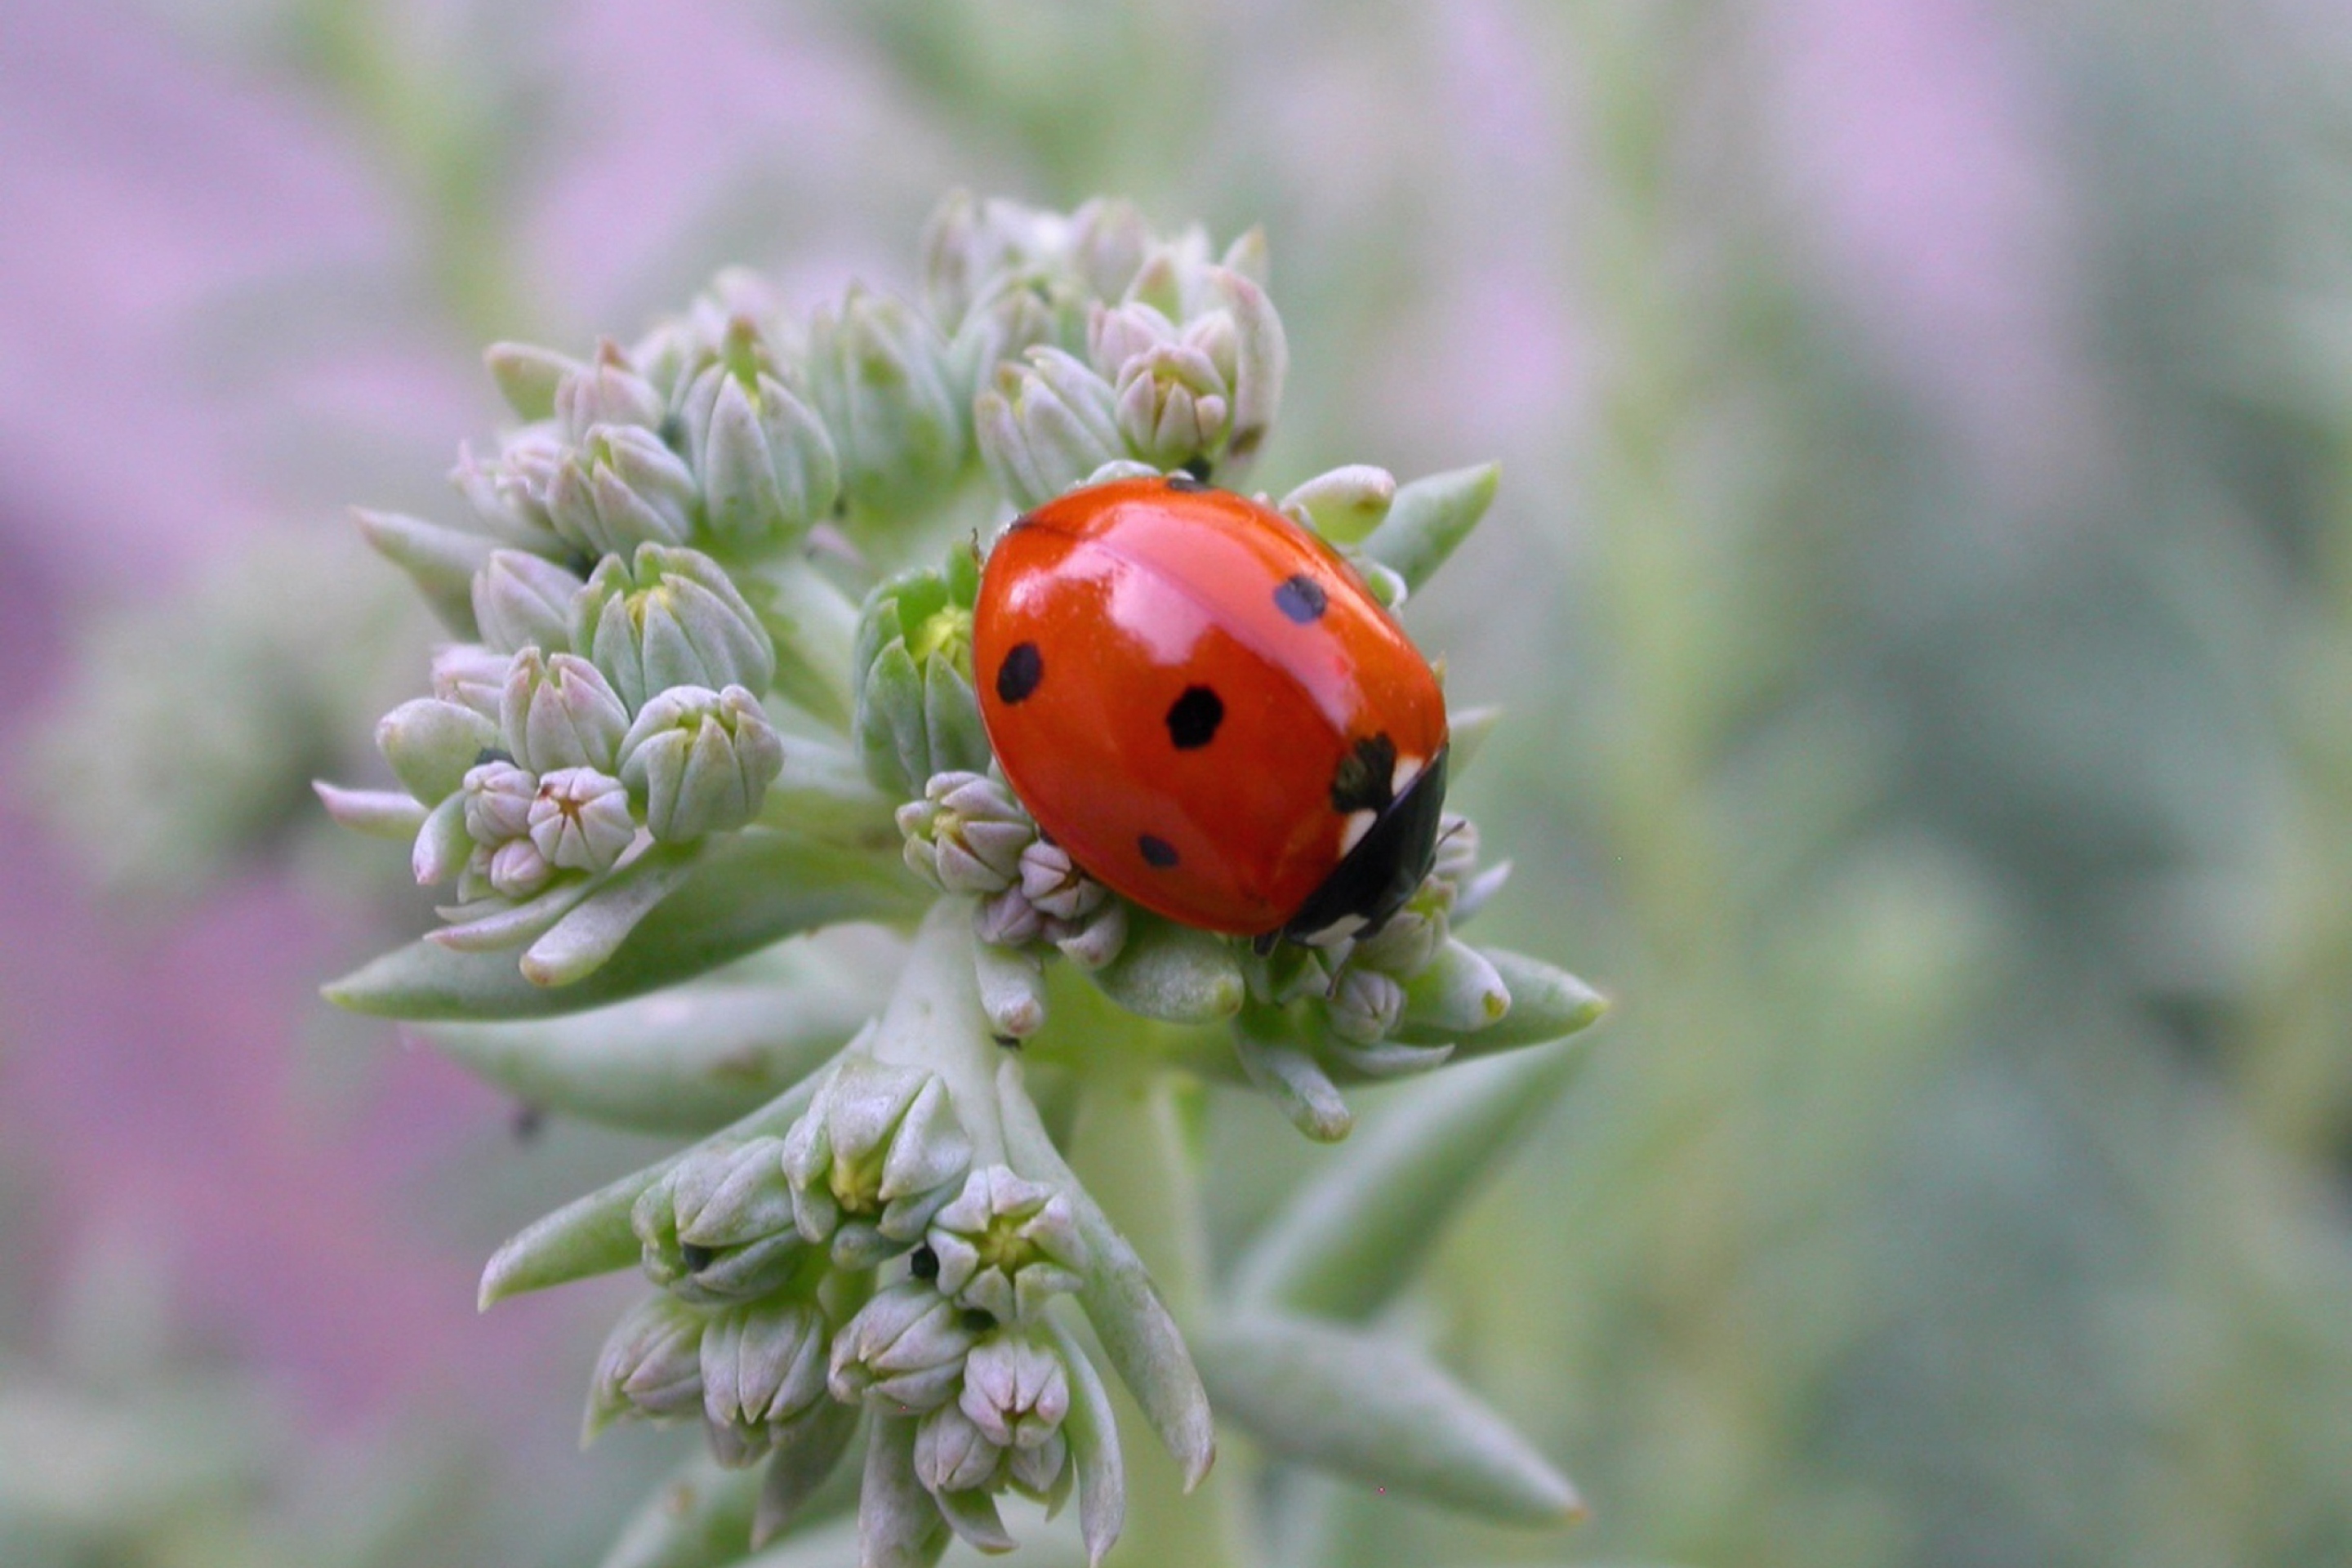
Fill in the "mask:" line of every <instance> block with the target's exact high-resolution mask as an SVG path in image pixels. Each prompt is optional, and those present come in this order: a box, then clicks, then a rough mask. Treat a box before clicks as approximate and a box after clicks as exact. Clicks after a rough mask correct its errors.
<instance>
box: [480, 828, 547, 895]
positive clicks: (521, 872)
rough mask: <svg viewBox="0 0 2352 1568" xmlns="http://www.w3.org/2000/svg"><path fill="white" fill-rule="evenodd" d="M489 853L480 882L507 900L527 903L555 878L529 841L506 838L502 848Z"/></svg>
mask: <svg viewBox="0 0 2352 1568" xmlns="http://www.w3.org/2000/svg"><path fill="white" fill-rule="evenodd" d="M484 847H485V848H488V852H489V859H488V863H487V864H486V865H485V866H484V868H483V879H484V880H486V881H488V883H489V885H490V886H491V887H492V888H494V889H497V890H498V891H499V892H500V893H503V894H505V895H506V896H507V897H508V898H509V899H527V898H529V897H530V896H531V895H532V894H533V893H536V892H538V891H539V890H540V889H541V888H544V887H545V886H547V884H548V882H549V881H550V880H551V879H552V878H553V877H554V875H555V868H554V867H552V866H550V865H549V864H548V863H547V857H546V856H544V855H542V854H541V853H540V851H539V846H538V845H536V844H533V843H532V842H531V841H530V839H528V838H509V840H507V841H506V842H505V843H504V844H500V845H499V846H497V847H495V848H491V847H488V846H484Z"/></svg>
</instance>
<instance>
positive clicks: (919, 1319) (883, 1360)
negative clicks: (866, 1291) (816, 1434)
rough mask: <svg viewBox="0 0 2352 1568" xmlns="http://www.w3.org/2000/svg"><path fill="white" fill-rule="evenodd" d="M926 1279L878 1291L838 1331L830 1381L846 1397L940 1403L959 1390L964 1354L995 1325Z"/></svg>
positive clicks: (893, 1405)
mask: <svg viewBox="0 0 2352 1568" xmlns="http://www.w3.org/2000/svg"><path fill="white" fill-rule="evenodd" d="M985 1316H986V1315H985V1314H984V1313H975V1312H972V1311H971V1310H969V1309H967V1308H962V1307H958V1306H957V1305H956V1304H955V1303H954V1302H952V1301H950V1300H948V1299H947V1298H946V1297H944V1296H942V1295H940V1293H939V1292H938V1291H937V1290H934V1289H931V1288H930V1287H929V1285H926V1284H924V1283H923V1282H922V1281H920V1280H918V1279H909V1280H906V1281H904V1282H902V1283H900V1284H898V1285H894V1286H892V1287H891V1288H890V1289H887V1290H885V1291H883V1292H882V1293H881V1294H880V1295H878V1296H876V1297H875V1298H874V1299H873V1300H870V1301H868V1302H866V1305H865V1306H864V1307H862V1308H860V1309H859V1310H858V1312H857V1315H856V1317H854V1318H852V1319H850V1320H849V1321H848V1322H846V1323H844V1324H843V1325H842V1327H841V1331H840V1332H839V1333H837V1334H835V1336H834V1340H833V1359H832V1366H831V1369H830V1376H829V1378H828V1380H827V1381H828V1383H829V1384H830V1386H831V1388H832V1391H833V1396H834V1397H835V1399H838V1400H840V1401H841V1402H842V1403H844V1404H845V1405H854V1404H856V1403H857V1402H858V1401H860V1400H864V1401H866V1403H868V1404H871V1405H878V1406H880V1407H882V1408H884V1409H897V1410H906V1411H918V1410H935V1409H937V1408H939V1407H940V1405H945V1404H946V1403H947V1402H948V1401H949V1400H950V1398H952V1397H954V1395H955V1394H956V1391H957V1385H958V1384H961V1382H962V1380H963V1363H964V1357H965V1356H966V1355H967V1354H969V1353H970V1352H971V1347H972V1344H973V1342H975V1341H976V1340H978V1338H979V1337H980V1335H981V1333H982V1332H984V1331H986V1330H988V1329H990V1328H992V1327H993V1326H994V1325H993V1324H992V1323H989V1322H986V1321H982V1320H983V1319H984V1318H985Z"/></svg>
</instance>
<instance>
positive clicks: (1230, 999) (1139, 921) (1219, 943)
mask: <svg viewBox="0 0 2352 1568" xmlns="http://www.w3.org/2000/svg"><path fill="white" fill-rule="evenodd" d="M1090 978H1091V979H1092V980H1093V981H1094V983H1095V984H1097V986H1099V987H1101V989H1102V994H1104V995H1106V996H1108V997H1109V998H1110V999H1111V1000H1112V1001H1114V1002H1116V1003H1118V1005H1120V1006H1122V1007H1124V1008H1126V1009H1127V1010H1128V1011H1129V1012H1130V1013H1138V1014H1140V1015H1142V1016H1144V1017H1147V1018H1158V1019H1160V1020H1161V1021H1162V1022H1165V1023H1171V1024H1212V1023H1214V1022H1216V1021H1217V1020H1218V1019H1220V1018H1230V1017H1232V1016H1234V1014H1235V1013H1237V1012H1239V1011H1240V1010H1241V1005H1242V1001H1243V998H1244V997H1245V996H1246V995H1248V994H1249V988H1248V986H1247V984H1245V983H1244V981H1243V979H1242V965H1241V958H1240V956H1239V954H1238V953H1237V952H1235V951H1234V943H1233V942H1231V941H1230V940H1229V939H1227V938H1225V937H1221V936H1218V935H1216V934H1214V933H1213V932H1211V931H1196V930H1194V929H1193V928H1192V927H1191V926H1181V925H1178V924H1176V923H1175V922H1174V921H1167V920H1162V919H1160V917H1159V916H1157V915H1148V914H1145V913H1143V912H1142V911H1141V910H1138V911H1136V913H1135V914H1134V915H1133V917H1132V918H1131V919H1130V920H1129V925H1128V936H1127V945H1126V946H1124V947H1122V948H1121V949H1120V950H1119V953H1118V957H1117V958H1114V959H1112V960H1111V961H1110V963H1108V964H1106V965H1105V966H1103V967H1102V968H1100V969H1097V970H1095V971H1093V972H1092V973H1091V974H1090Z"/></svg>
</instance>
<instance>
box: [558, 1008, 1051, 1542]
mask: <svg viewBox="0 0 2352 1568" xmlns="http://www.w3.org/2000/svg"><path fill="white" fill-rule="evenodd" d="M631 1224H632V1226H633V1227H634V1228H635V1231H636V1233H637V1237H638V1238H639V1241H640V1244H641V1247H642V1263H643V1267H644V1269H645V1272H646V1276H647V1277H648V1278H649V1279H652V1280H653V1281H654V1282H655V1283H656V1284H657V1285H659V1286H661V1287H663V1289H662V1291H661V1292H660V1293H658V1294H656V1295H655V1296H654V1297H652V1298H651V1299H649V1300H646V1301H645V1302H642V1303H640V1304H639V1305H638V1306H637V1307H636V1308H635V1310H632V1311H631V1312H630V1313H629V1314H628V1315H627V1316H625V1318H624V1319H623V1320H622V1321H620V1323H619V1324H618V1325H617V1326H616V1327H615V1328H614V1331H613V1332H612V1334H611V1336H610V1338H609V1339H608V1340H607V1341H606V1343H605V1346H604V1352H603V1354H602V1356H601V1357H600V1359H599V1362H598V1365H597V1370H596V1374H595V1378H594V1381H593V1387H592V1390H591V1393H590V1396H589V1405H588V1418H587V1419H588V1429H589V1431H590V1432H591V1433H592V1434H593V1432H595V1431H596V1430H598V1429H600V1428H601V1427H603V1426H605V1425H607V1424H609V1423H611V1422H613V1421H615V1420H631V1419H635V1420H650V1421H657V1422H667V1421H672V1420H678V1419H685V1418H690V1417H693V1416H697V1415H698V1416H699V1417H700V1418H701V1420H702V1423H703V1426H704V1428H705V1431H706V1433H707V1435H708V1436H709V1441H710V1446H711V1449H712V1452H713V1453H714V1454H715V1455H716V1456H717V1458H718V1459H719V1462H720V1463H721V1464H722V1465H725V1466H728V1467H730V1468H741V1467H744V1466H748V1465H751V1464H752V1463H754V1462H756V1461H758V1460H760V1459H761V1458H766V1457H769V1456H771V1455H772V1456H775V1458H776V1462H777V1463H778V1464H780V1465H783V1464H791V1465H793V1466H795V1467H798V1468H806V1467H808V1466H810V1465H811V1464H814V1465H817V1466H821V1467H822V1468H831V1466H832V1465H833V1464H834V1463H835V1461H836V1460H837V1459H838V1458H839V1450H840V1449H841V1447H845V1444H846V1442H847V1439H848V1436H849V1433H850V1432H851V1431H852V1430H854V1428H855V1426H856V1414H857V1412H858V1411H859V1410H861V1409H864V1408H866V1407H872V1408H874V1409H876V1410H877V1411H880V1412H882V1413H884V1414H887V1415H894V1416H901V1417H908V1418H912V1419H913V1420H914V1421H915V1422H916V1423H917V1427H916V1434H915V1440H914V1445H915V1447H914V1468H915V1473H916V1477H917V1479H919V1481H920V1483H921V1485H922V1486H923V1488H924V1489H926V1490H927V1491H928V1492H929V1494H930V1495H931V1497H932V1498H934V1499H936V1500H938V1502H939V1506H940V1511H941V1513H942V1515H943V1516H944V1517H946V1518H947V1519H948V1520H949V1521H950V1522H951V1523H952V1522H954V1521H956V1520H957V1519H958V1518H959V1517H962V1518H964V1519H967V1520H969V1519H971V1518H976V1517H978V1516H979V1515H980V1514H981V1513H987V1514H989V1515H991V1516H992V1511H993V1504H992V1502H990V1501H989V1500H990V1499H991V1498H992V1497H993V1496H995V1495H997V1494H1000V1493H1002V1492H1003V1491H1005V1490H1007V1489H1011V1490H1013V1491H1015V1492H1018V1493H1020V1494H1022V1495H1024V1496H1027V1497H1030V1498H1033V1499H1036V1500H1043V1501H1045V1502H1046V1503H1047V1504H1048V1505H1049V1506H1058V1505H1059V1504H1060V1503H1061V1501H1062V1500H1064V1499H1065V1498H1066V1496H1067V1494H1068V1492H1069V1489H1070V1487H1071V1484H1072V1481H1073V1476H1074V1472H1073V1468H1072V1466H1071V1464H1070V1447H1069V1442H1068V1439H1067V1438H1066V1436H1065V1434H1064V1431H1063V1424H1064V1420H1065V1417H1066V1415H1068V1413H1069V1410H1070V1404H1071V1373H1070V1372H1069V1369H1068V1367H1067V1365H1066V1363H1065V1361H1064V1359H1063V1357H1064V1355H1065V1353H1066V1352H1065V1351H1064V1349H1063V1348H1062V1346H1061V1344H1060V1343H1058V1342H1056V1341H1055V1338H1054V1336H1053V1334H1052V1331H1050V1330H1049V1329H1047V1328H1046V1327H1045V1307H1046V1303H1047V1302H1048V1301H1049V1300H1052V1299H1053V1298H1055V1297H1056V1296H1059V1295H1063V1294H1066V1293H1068V1292H1071V1291H1074V1290H1076V1289H1078V1288H1079V1286H1080V1284H1081V1282H1082V1278H1083V1275H1084V1271H1085V1269H1086V1268H1087V1263H1088V1252H1087V1246H1086V1243H1085V1242H1084V1240H1083V1239H1082V1238H1081V1237H1080V1236H1079V1234H1078V1228H1077V1222H1076V1215H1075V1213H1074V1211H1073V1206H1072V1203H1071V1200H1070V1197H1069V1195H1068V1194H1066V1193H1065V1192H1063V1191H1062V1190H1061V1189H1060V1188H1058V1187H1055V1186H1053V1185H1050V1184H1045V1183H1039V1182H1032V1181H1027V1180H1024V1179H1023V1178H1022V1177H1020V1176H1018V1175H1016V1174H1015V1173H1013V1171H1012V1170H1010V1169H1008V1168H1007V1167H1005V1166H1003V1165H987V1166H981V1167H977V1168H975V1167H974V1166H973V1164H972V1162H971V1143H970V1142H969V1140H968V1139H967V1138H966V1137H965V1135H964V1131H963V1129H962V1127H961V1125H960V1123H959V1122H958V1121H957V1119H956V1116H955V1113H954V1110H952V1108H951V1107H950V1103H949V1100H948V1096H947V1092H946V1088H945V1085H944V1084H943V1082H942V1081H941V1080H940V1078H939V1077H938V1076H937V1075H935V1074H932V1073H929V1072H928V1071H924V1070H922V1069H919V1068H895V1067H891V1066H888V1065H887V1064H884V1063H880V1062H877V1061H876V1060H874V1059H873V1058H871V1057H870V1056H867V1055H865V1054H863V1053H855V1052H854V1053H853V1054H852V1055H850V1056H849V1057H848V1058H845V1060H844V1061H843V1062H842V1063H841V1064H840V1065H839V1066H838V1067H837V1068H835V1069H834V1071H833V1072H832V1074H831V1076H830V1078H829V1079H827V1080H826V1082H825V1083H824V1085H823V1086H822V1087H821V1088H820V1089H819V1090H818V1092H817V1095H816V1097H815V1100H814V1102H813V1103H812V1104H811V1106H810V1108H809V1110H807V1111H806V1113H804V1114H803V1116H802V1117H801V1118H800V1120H799V1121H796V1122H795V1123H794V1124H793V1127H792V1128H791V1130H790V1131H789V1132H788V1133H787V1134H786V1135H785V1136H783V1137H782V1138H777V1137H753V1138H749V1139H744V1140H741V1141H740V1142H726V1141H719V1142H712V1143H709V1144H706V1145H703V1146H701V1147H699V1148H698V1149H697V1150H696V1151H694V1152H692V1153H691V1154H690V1155H689V1156H688V1157H687V1158H686V1159H684V1160H682V1161H680V1162H679V1163H677V1164H676V1165H675V1166H673V1167H671V1168H670V1169H669V1170H668V1171H667V1172H666V1173H664V1174H663V1175H662V1176H661V1177H660V1178H659V1179H658V1180H656V1182H654V1183H653V1184H651V1185H650V1186H648V1187H647V1188H646V1191H645V1192H644V1193H643V1194H641V1195H640V1196H639V1198H638V1199H637V1202H636V1205H635V1209H634V1210H633V1212H632V1215H631ZM894 1259H902V1260H903V1263H902V1264H901V1263H898V1262H894V1261H893V1260H894Z"/></svg>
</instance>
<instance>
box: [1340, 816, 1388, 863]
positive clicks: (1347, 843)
mask: <svg viewBox="0 0 2352 1568" xmlns="http://www.w3.org/2000/svg"><path fill="white" fill-rule="evenodd" d="M1380 819H1381V814H1380V813H1379V812H1377V811H1351V812H1349V814H1348V820H1347V823H1346V825H1345V826H1342V827H1341V828H1340V829H1339V853H1340V854H1342V855H1345V854H1346V853H1348V851H1349V850H1350V849H1353V848H1354V847H1356V846H1357V845H1359V844H1361V843H1362V842H1363V841H1364V835H1365V834H1367V833H1370V831H1371V830H1372V824H1373V823H1375V822H1378V821H1379V820H1380Z"/></svg>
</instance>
